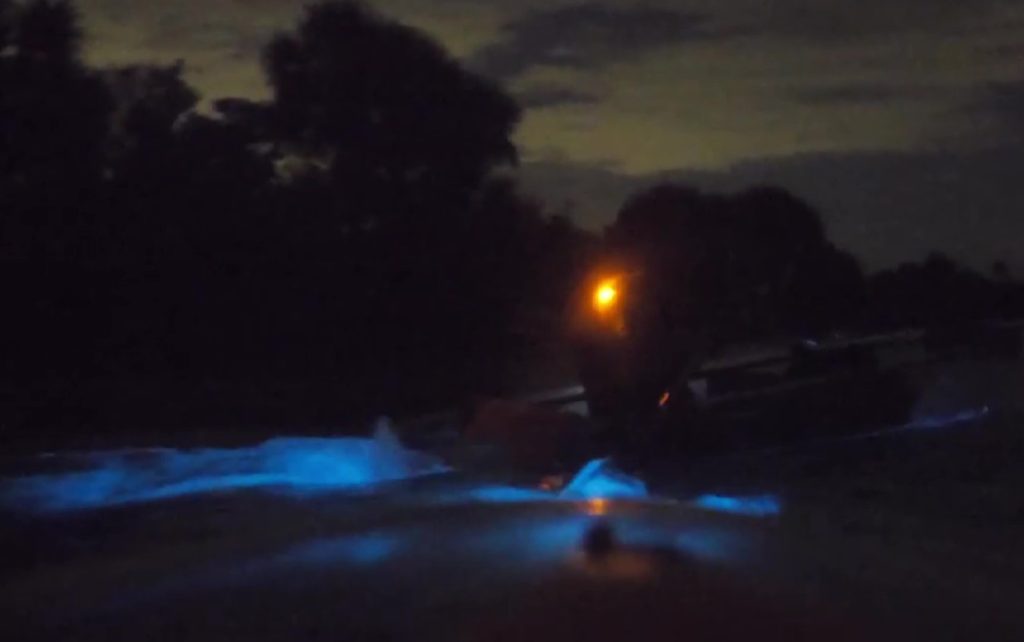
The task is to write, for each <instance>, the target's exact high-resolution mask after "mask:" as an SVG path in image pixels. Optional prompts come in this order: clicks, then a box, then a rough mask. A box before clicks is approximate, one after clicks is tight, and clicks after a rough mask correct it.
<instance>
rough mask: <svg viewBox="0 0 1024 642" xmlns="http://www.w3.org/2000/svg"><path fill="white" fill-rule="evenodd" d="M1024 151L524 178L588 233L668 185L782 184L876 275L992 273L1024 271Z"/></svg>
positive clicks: (802, 158) (783, 160)
mask: <svg viewBox="0 0 1024 642" xmlns="http://www.w3.org/2000/svg"><path fill="white" fill-rule="evenodd" d="M1020 167H1024V146H1004V147H1000V148H992V149H985V150H974V151H962V152H956V151H920V152H853V153H821V154H799V155H794V156H785V157H774V158H762V159H757V160H751V161H747V162H743V163H738V164H736V165H733V166H732V167H729V168H727V169H724V170H721V171H685V170H677V171H668V172H657V173H649V174H640V175H631V174H626V173H623V172H621V171H618V170H617V169H616V168H615V167H614V166H613V165H609V164H592V165H585V164H580V163H569V162H565V161H563V160H560V159H551V160H539V161H535V162H528V163H525V164H524V165H523V166H522V167H521V168H520V179H521V180H522V182H523V184H524V186H525V187H526V188H527V190H529V191H533V192H534V193H535V194H536V195H538V196H540V197H541V198H543V199H544V200H545V201H547V202H548V203H550V204H551V205H552V206H556V207H558V206H561V205H563V204H565V203H567V202H568V203H572V204H573V205H574V208H575V214H574V216H575V218H576V220H577V221H578V222H580V223H581V224H583V225H585V226H587V227H591V228H600V227H602V226H604V225H606V224H608V223H609V222H611V221H612V220H613V219H614V217H615V213H616V212H617V210H618V208H619V207H620V206H621V205H622V203H623V202H624V201H625V199H626V198H627V197H628V196H629V195H630V194H632V193H634V192H635V191H637V190H641V189H644V188H647V187H649V186H651V185H654V184H656V183H658V182H662V181H681V182H685V183H689V184H692V185H695V186H698V187H700V188H703V189H708V190H716V191H726V192H734V191H737V190H741V189H744V188H745V187H749V186H751V185H757V184H774V185H781V186H783V187H786V188H788V189H790V190H791V191H793V192H794V193H795V194H797V195H799V196H800V197H802V198H804V199H806V200H807V201H809V202H810V203H812V204H813V205H814V206H815V207H817V208H818V209H819V211H821V213H822V217H823V219H824V221H825V225H826V228H827V229H828V231H829V235H830V237H831V238H832V239H833V240H834V241H835V242H836V243H837V244H838V245H839V246H840V247H843V248H846V249H849V250H850V251H852V252H853V253H854V254H856V255H858V256H859V257H860V258H861V259H862V260H863V261H864V262H865V264H866V266H867V267H868V268H870V269H878V268H882V267H888V266H891V265H895V264H897V263H899V262H902V261H906V260H916V259H920V258H922V257H924V256H925V255H926V254H927V253H928V252H929V251H931V250H941V251H944V252H947V253H949V254H950V255H952V256H954V257H956V258H958V259H960V260H963V261H966V262H968V263H969V264H971V265H973V266H975V267H976V268H978V269H984V270H987V269H988V267H989V266H990V265H991V264H992V261H993V260H996V259H1004V260H1007V262H1008V263H1011V264H1013V263H1014V262H1016V264H1015V265H1013V266H1012V267H1013V268H1014V269H1015V270H1016V271H1024V263H1021V258H1020V257H1022V256H1024V217H1022V216H1021V215H1020V213H1021V212H1022V211H1024V182H1022V181H1021V180H1020V177H1019V169H1018V168H1020Z"/></svg>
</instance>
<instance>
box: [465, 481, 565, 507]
mask: <svg viewBox="0 0 1024 642" xmlns="http://www.w3.org/2000/svg"><path fill="white" fill-rule="evenodd" d="M451 497H452V498H453V499H455V500H458V501H463V500H466V499H468V500H471V501H479V502H487V503H490V504H516V503H520V502H538V501H550V500H552V499H555V496H554V495H552V494H551V493H549V492H547V491H543V490H538V489H536V488H523V487H520V486H493V485H492V486H475V487H472V488H469V489H466V490H463V491H461V492H457V493H453V494H452V496H451Z"/></svg>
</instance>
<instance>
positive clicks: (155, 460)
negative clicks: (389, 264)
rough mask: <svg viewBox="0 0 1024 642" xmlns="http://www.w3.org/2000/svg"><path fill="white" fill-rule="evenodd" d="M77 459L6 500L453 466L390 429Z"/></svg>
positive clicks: (269, 484) (38, 503)
mask: <svg viewBox="0 0 1024 642" xmlns="http://www.w3.org/2000/svg"><path fill="white" fill-rule="evenodd" d="M78 460H80V461H79V463H80V464H82V466H81V468H83V469H80V470H75V471H70V472H65V473H55V474H45V475H32V476H27V477H19V478H14V479H10V480H7V481H6V482H4V483H3V485H2V486H0V502H3V503H5V504H7V505H9V506H13V507H15V508H21V509H28V510H36V511H66V510H82V509H91V508H101V507H105V506H115V505H121V504H130V503H137V502H147V501H156V500H161V499H167V498H172V497H180V496H183V495H192V494H199V493H208V492H213V491H230V490H238V489H243V488H271V489H277V490H285V491H289V492H314V491H328V490H336V489H360V488H367V487H370V486H373V485H374V484H379V483H382V482H387V481H397V480H402V479H408V478H411V477H416V476H422V475H429V474H435V473H440V472H444V471H447V470H448V468H447V467H446V466H445V465H444V464H443V463H442V461H441V460H440V459H439V458H437V457H434V456H431V455H427V454H424V453H420V452H417V451H414V450H409V449H406V448H404V447H402V445H401V444H400V443H399V442H398V440H397V439H396V438H395V437H394V435H393V434H391V432H390V431H389V430H387V429H383V430H378V431H377V433H376V434H375V436H374V437H373V438H372V439H371V438H358V437H338V438H287V439H271V440H270V441H267V442H264V443H263V444H260V445H258V446H253V447H248V448H236V449H200V450H171V449H161V450H152V449H150V450H123V451H112V452H110V451H108V452H102V453H86V454H84V455H80V456H78Z"/></svg>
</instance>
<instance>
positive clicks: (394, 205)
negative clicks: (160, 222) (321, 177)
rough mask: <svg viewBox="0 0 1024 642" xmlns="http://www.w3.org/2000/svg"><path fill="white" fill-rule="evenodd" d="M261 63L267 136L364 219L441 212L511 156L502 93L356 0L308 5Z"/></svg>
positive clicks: (511, 110) (510, 121)
mask: <svg viewBox="0 0 1024 642" xmlns="http://www.w3.org/2000/svg"><path fill="white" fill-rule="evenodd" d="M264 61H265V67H266V72H267V78H268V80H269V83H270V86H271V88H272V90H273V100H272V103H271V105H270V109H271V121H272V127H273V129H274V132H275V137H277V138H279V139H280V140H282V141H283V142H284V143H286V144H287V146H288V148H289V149H288V151H289V152H291V153H295V154H299V155H304V156H306V157H308V158H311V159H314V160H315V161H317V162H318V163H320V165H321V166H322V167H325V168H326V170H327V172H328V173H329V174H330V175H331V177H332V179H333V183H334V185H335V187H336V188H337V190H338V191H339V193H340V195H341V197H342V198H343V199H344V202H345V203H346V204H347V205H348V207H349V208H350V212H349V214H350V215H353V216H358V217H361V218H363V219H364V220H365V221H372V222H377V220H378V219H381V218H384V219H388V218H404V217H407V216H410V215H413V214H417V213H422V212H423V211H424V210H428V209H431V208H436V207H437V206H438V205H439V204H443V206H444V207H451V205H452V204H453V203H452V201H453V199H460V198H461V199H465V198H467V197H468V195H469V194H471V193H472V191H473V190H474V189H475V188H476V187H477V186H478V185H479V184H480V182H481V181H482V180H483V178H484V177H485V176H486V175H487V173H488V172H489V170H490V169H491V168H493V167H494V166H496V165H498V164H501V163H506V162H511V161H514V160H515V157H516V154H515V148H514V146H513V145H512V143H511V141H510V136H511V133H512V130H513V128H514V127H515V125H516V123H517V120H518V115H519V114H518V108H517V106H516V104H515V103H514V102H513V101H512V100H511V99H510V98H509V97H508V96H507V95H506V94H504V93H503V92H501V91H500V90H499V89H498V88H497V87H495V86H494V85H492V84H491V83H490V82H489V81H487V80H486V79H484V78H483V77H481V76H478V75H475V74H472V73H470V72H468V71H466V70H464V69H463V68H462V67H460V66H459V65H458V64H457V63H456V62H455V61H454V60H453V59H452V58H451V57H450V56H449V55H448V54H447V53H446V52H445V51H444V50H443V49H442V48H441V47H439V46H438V45H437V44H435V43H434V42H433V41H431V40H430V39H428V38H427V37H425V36H423V35H422V34H420V33H419V32H417V31H415V30H413V29H411V28H409V27H406V26H403V25H400V24H397V23H395V22H391V21H389V20H387V19H384V18H382V17H380V16H377V15H375V14H373V13H371V12H370V11H368V10H367V9H365V8H362V7H361V6H360V5H358V4H354V3H351V2H324V3H320V4H317V5H313V6H312V7H310V8H308V9H307V11H306V15H305V17H304V18H303V19H302V21H301V23H300V24H299V26H298V29H297V30H296V31H295V32H294V33H288V34H280V35H278V36H277V37H276V38H275V39H274V40H273V42H272V43H271V44H270V45H269V46H268V47H267V48H266V50H265V52H264Z"/></svg>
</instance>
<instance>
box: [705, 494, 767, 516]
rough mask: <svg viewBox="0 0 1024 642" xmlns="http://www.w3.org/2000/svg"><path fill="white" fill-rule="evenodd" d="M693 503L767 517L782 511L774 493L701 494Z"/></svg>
mask: <svg viewBox="0 0 1024 642" xmlns="http://www.w3.org/2000/svg"><path fill="white" fill-rule="evenodd" d="M693 503H694V504H695V505H696V506H699V507H701V508H706V509H708V510H714V511H718V512H722V513H732V514H734V515H749V516H751V517H768V516H771V515H778V514H779V513H780V512H781V511H782V504H781V502H780V501H779V498H778V497H776V496H775V495H752V496H747V497H743V496H729V495H714V494H709V495H701V496H700V497H698V498H697V499H695V500H694V502H693Z"/></svg>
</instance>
